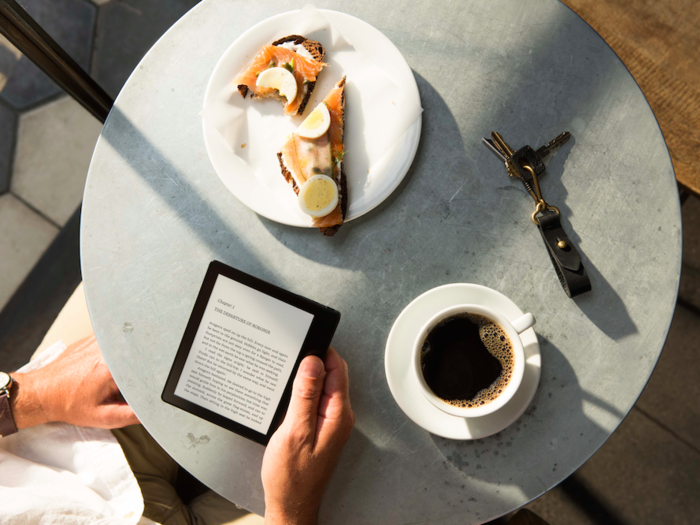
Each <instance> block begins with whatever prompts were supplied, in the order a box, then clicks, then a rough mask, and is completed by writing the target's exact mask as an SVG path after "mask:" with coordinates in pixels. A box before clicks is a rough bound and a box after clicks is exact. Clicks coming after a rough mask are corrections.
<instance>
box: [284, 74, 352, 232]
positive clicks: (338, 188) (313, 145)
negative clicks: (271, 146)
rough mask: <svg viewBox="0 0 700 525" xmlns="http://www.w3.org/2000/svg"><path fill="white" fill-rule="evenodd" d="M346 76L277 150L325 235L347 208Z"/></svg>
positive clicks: (303, 204) (306, 208)
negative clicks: (344, 142) (345, 163)
mask: <svg viewBox="0 0 700 525" xmlns="http://www.w3.org/2000/svg"><path fill="white" fill-rule="evenodd" d="M344 126H345V77H343V79H342V80H341V81H340V82H338V83H337V84H336V85H335V87H334V88H333V89H332V90H331V91H330V93H328V96H326V98H325V99H323V102H321V103H320V104H319V105H318V106H317V107H316V108H315V109H314V110H313V111H312V112H311V113H310V114H309V116H308V117H307V118H306V120H304V122H302V123H301V125H300V126H299V128H298V129H297V130H296V131H295V132H294V133H292V134H291V135H290V136H289V137H288V138H287V141H286V142H285V144H284V146H283V147H282V151H280V152H279V153H278V154H277V158H278V159H279V161H280V168H281V169H282V175H284V178H285V180H286V181H287V182H288V183H289V184H290V186H291V187H292V189H293V190H294V192H295V193H296V194H297V196H298V199H299V207H300V208H301V209H302V211H303V212H304V213H306V214H308V215H311V217H312V222H313V225H314V226H315V227H317V228H319V229H320V230H321V232H322V233H323V234H324V235H328V236H330V235H333V234H335V232H337V231H338V229H339V228H340V226H341V225H342V224H343V220H344V219H345V215H346V213H347V208H348V186H347V182H346V180H345V170H344V168H343V164H344V162H343V157H344V156H345V147H344V144H343V131H344Z"/></svg>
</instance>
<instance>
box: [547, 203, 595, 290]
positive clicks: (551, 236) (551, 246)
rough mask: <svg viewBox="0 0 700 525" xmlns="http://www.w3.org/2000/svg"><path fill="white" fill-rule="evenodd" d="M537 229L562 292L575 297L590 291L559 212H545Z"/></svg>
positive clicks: (583, 269) (579, 259)
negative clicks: (562, 224) (562, 289)
mask: <svg viewBox="0 0 700 525" xmlns="http://www.w3.org/2000/svg"><path fill="white" fill-rule="evenodd" d="M538 220H539V225H538V226H539V229H540V233H541V234H542V239H543V240H544V244H545V246H547V252H548V253H549V257H550V259H551V260H552V264H553V265H554V270H556V272H557V276H558V277H559V281H560V282H561V286H562V288H564V292H566V295H568V296H569V297H576V296H577V295H580V294H582V293H585V292H589V291H590V290H591V281H590V279H589V278H588V274H587V273H586V269H585V268H584V267H583V262H582V261H581V254H579V252H578V250H577V249H576V246H575V245H574V243H573V242H571V239H569V237H568V235H566V232H565V231H564V228H562V226H561V221H560V220H559V212H558V211H552V210H545V211H544V212H542V214H541V215H539V217H538Z"/></svg>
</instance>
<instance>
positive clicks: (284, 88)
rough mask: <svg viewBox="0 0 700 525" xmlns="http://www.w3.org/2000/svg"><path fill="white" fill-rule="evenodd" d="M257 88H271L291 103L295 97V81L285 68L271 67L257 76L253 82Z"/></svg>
mask: <svg viewBox="0 0 700 525" xmlns="http://www.w3.org/2000/svg"><path fill="white" fill-rule="evenodd" d="M255 85H256V86H258V87H264V88H272V89H276V90H277V91H279V94H280V95H282V96H283V97H284V98H286V99H287V104H289V103H291V102H292V101H293V100H294V99H295V98H296V96H297V81H296V79H295V78H294V75H292V74H291V73H290V72H289V70H288V69H287V68H285V67H271V68H270V69H266V70H265V71H263V72H262V73H260V74H259V75H258V80H257V81H256V82H255Z"/></svg>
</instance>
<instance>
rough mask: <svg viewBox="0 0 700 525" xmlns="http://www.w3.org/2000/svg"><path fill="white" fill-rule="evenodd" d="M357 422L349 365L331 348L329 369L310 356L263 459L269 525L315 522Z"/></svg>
mask: <svg viewBox="0 0 700 525" xmlns="http://www.w3.org/2000/svg"><path fill="white" fill-rule="evenodd" d="M324 368H325V369H324ZM354 423H355V414H354V413H353V411H352V408H351V407H350V396H349V380H348V365H347V363H345V361H344V360H343V359H342V358H341V357H340V355H338V352H336V351H335V350H334V349H333V348H332V347H331V348H329V349H328V353H327V354H326V359H325V367H324V363H323V361H321V359H319V358H318V357H315V356H309V357H306V358H305V359H304V360H303V361H302V362H301V364H300V365H299V370H298V372H297V375H296V378H295V379H294V386H293V387H292V398H291V401H290V403H289V409H288V410H287V415H286V416H285V418H284V421H283V422H282V424H281V425H280V427H279V428H278V429H277V431H276V432H275V433H274V434H273V435H272V438H271V439H270V442H269V444H268V445H267V449H266V450H265V455H264V457H263V463H262V482H263V488H264V489H265V507H266V509H265V523H266V524H267V525H273V524H278V523H283V524H286V525H308V524H314V523H316V514H317V513H318V507H319V505H320V503H321V497H322V496H323V491H324V489H325V487H326V484H327V483H328V480H329V479H330V477H331V474H332V473H333V469H334V468H335V464H336V463H337V462H338V458H339V457H340V452H341V451H342V450H343V447H344V446H345V443H346V441H347V440H348V439H349V438H350V432H351V431H352V427H353V425H354Z"/></svg>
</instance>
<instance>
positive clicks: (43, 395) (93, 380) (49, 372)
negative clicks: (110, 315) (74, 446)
mask: <svg viewBox="0 0 700 525" xmlns="http://www.w3.org/2000/svg"><path fill="white" fill-rule="evenodd" d="M12 378H13V380H14V381H15V382H16V386H13V395H12V397H11V400H10V402H11V403H12V414H13V416H14V418H15V423H16V424H17V428H20V429H21V428H26V427H30V426H34V425H38V424H40V423H47V422H51V421H63V422H66V423H71V424H73V425H79V426H85V427H98V428H110V429H111V428H121V427H125V426H127V425H134V424H136V423H138V422H139V421H138V419H137V418H136V415H134V412H133V411H132V410H131V407H129V405H127V404H126V401H124V399H123V398H122V396H121V393H120V392H119V389H118V388H117V385H116V383H115V382H114V379H112V375H111V374H110V372H109V369H108V368H107V364H106V363H105V360H104V358H103V357H102V353H101V352H100V348H99V346H98V345H97V340H96V339H95V336H94V335H93V336H91V337H88V338H85V339H82V340H80V341H78V342H77V343H74V344H72V345H70V346H69V347H68V348H67V349H66V350H65V351H64V352H63V353H62V354H61V355H60V356H59V357H58V358H57V359H56V360H55V361H52V362H51V363H49V364H48V365H46V366H45V367H43V368H40V369H38V370H34V371H32V372H28V373H26V374H20V373H14V374H12Z"/></svg>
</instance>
